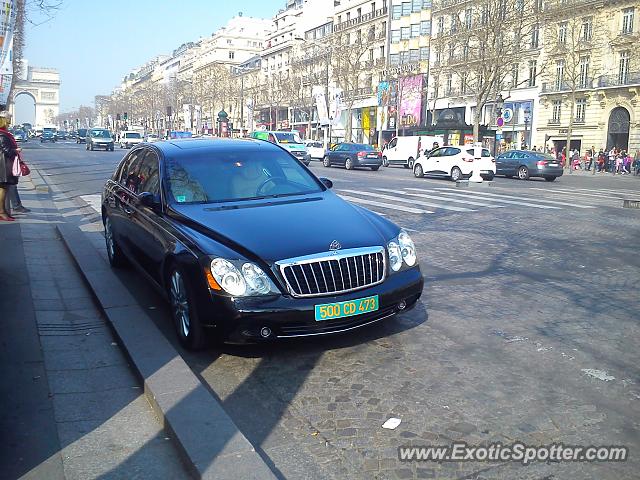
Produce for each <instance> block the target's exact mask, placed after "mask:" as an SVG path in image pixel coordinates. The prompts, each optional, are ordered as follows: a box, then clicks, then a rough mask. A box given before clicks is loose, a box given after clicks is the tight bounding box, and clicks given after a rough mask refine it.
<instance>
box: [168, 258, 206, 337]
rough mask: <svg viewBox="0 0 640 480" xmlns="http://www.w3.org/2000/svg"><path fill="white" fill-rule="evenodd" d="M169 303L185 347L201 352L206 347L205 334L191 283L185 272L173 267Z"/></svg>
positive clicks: (169, 286)
mask: <svg viewBox="0 0 640 480" xmlns="http://www.w3.org/2000/svg"><path fill="white" fill-rule="evenodd" d="M168 290H169V292H168V293H169V301H170V302H171V316H172V318H173V323H174V326H175V328H176V333H177V334H178V339H179V340H180V343H181V344H182V346H183V347H185V348H187V349H189V350H199V349H201V348H202V347H204V346H205V344H206V341H205V334H204V330H203V328H202V325H201V324H200V320H199V319H198V312H197V310H196V308H195V303H194V302H193V299H192V293H191V292H190V290H189V281H188V279H187V278H186V276H185V274H184V272H183V270H182V269H181V268H179V267H173V268H172V269H171V271H170V273H169V282H168Z"/></svg>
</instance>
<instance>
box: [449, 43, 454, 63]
mask: <svg viewBox="0 0 640 480" xmlns="http://www.w3.org/2000/svg"><path fill="white" fill-rule="evenodd" d="M455 54H456V45H455V43H453V42H451V43H450V44H449V60H453V57H454V56H455Z"/></svg>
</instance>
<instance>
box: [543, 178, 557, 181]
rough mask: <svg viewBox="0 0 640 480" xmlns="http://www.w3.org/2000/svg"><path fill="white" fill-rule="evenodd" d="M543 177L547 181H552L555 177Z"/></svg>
mask: <svg viewBox="0 0 640 480" xmlns="http://www.w3.org/2000/svg"><path fill="white" fill-rule="evenodd" d="M544 179H545V180H546V181H547V182H553V181H554V180H555V179H556V177H544Z"/></svg>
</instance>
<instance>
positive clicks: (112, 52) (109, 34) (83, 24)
mask: <svg viewBox="0 0 640 480" xmlns="http://www.w3.org/2000/svg"><path fill="white" fill-rule="evenodd" d="M284 5H285V0H239V1H230V0H226V1H225V0H222V1H220V0H208V1H207V0H183V1H170V0H128V1H126V0H102V1H93V0H88V1H87V0H84V1H80V0H62V6H61V7H60V8H59V9H58V10H57V11H56V12H55V13H54V16H53V18H51V19H50V20H48V21H45V22H44V23H40V22H42V21H43V20H45V18H44V17H43V16H42V15H35V13H33V12H32V13H31V15H30V17H31V18H32V20H33V21H34V23H40V24H39V25H33V24H27V26H26V46H25V51H24V55H23V56H24V58H25V59H27V60H28V61H29V65H30V66H34V67H49V68H56V69H58V71H59V72H60V81H61V87H60V112H61V113H62V112H68V111H72V110H75V109H77V108H78V107H79V106H80V105H89V106H93V100H94V96H95V95H108V94H110V93H111V91H112V90H113V89H114V88H115V87H116V86H118V85H119V83H120V81H121V80H122V78H123V77H124V76H125V75H126V74H128V73H129V72H130V71H131V70H132V69H133V68H135V67H139V66H142V65H143V64H144V63H146V62H147V61H149V60H151V59H152V58H153V57H155V56H157V55H162V54H165V55H170V54H171V52H172V51H173V50H174V49H176V48H178V47H179V46H180V45H182V44H183V43H185V42H191V41H196V40H198V39H199V38H200V37H206V36H210V35H211V34H212V33H214V32H215V31H216V30H218V29H219V28H220V27H222V26H224V25H225V24H226V23H227V21H228V20H229V19H231V18H232V17H234V16H235V15H237V14H238V12H242V14H243V16H245V17H258V18H272V17H273V15H274V14H275V13H276V12H277V11H278V10H279V9H281V8H283V7H284Z"/></svg>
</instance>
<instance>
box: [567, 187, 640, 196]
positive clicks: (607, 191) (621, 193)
mask: <svg viewBox="0 0 640 480" xmlns="http://www.w3.org/2000/svg"><path fill="white" fill-rule="evenodd" d="M574 190H583V191H585V192H595V193H611V194H616V195H629V194H631V195H633V194H638V193H640V192H638V191H637V190H625V189H622V190H610V189H608V188H602V189H598V190H596V189H593V188H576V189H574Z"/></svg>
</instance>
